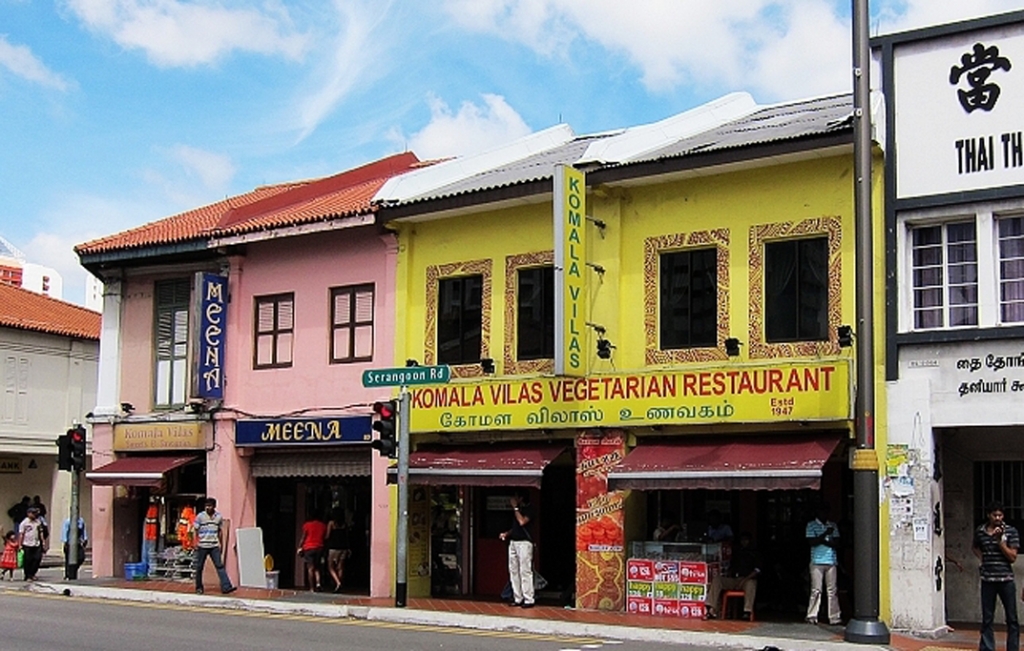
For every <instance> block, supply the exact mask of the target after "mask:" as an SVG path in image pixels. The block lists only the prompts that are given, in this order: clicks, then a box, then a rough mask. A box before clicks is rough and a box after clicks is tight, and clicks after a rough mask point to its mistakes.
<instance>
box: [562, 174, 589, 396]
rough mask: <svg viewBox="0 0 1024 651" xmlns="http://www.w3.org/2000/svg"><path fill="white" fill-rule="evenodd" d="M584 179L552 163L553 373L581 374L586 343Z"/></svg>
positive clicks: (585, 369) (584, 369)
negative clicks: (553, 266) (553, 166)
mask: <svg viewBox="0 0 1024 651" xmlns="http://www.w3.org/2000/svg"><path fill="white" fill-rule="evenodd" d="M586 197H587V188H586V179H585V177H584V175H583V172H581V171H579V170H577V169H574V168H572V167H569V166H568V165H556V166H555V186H554V201H553V203H554V217H555V247H554V248H555V375H571V376H576V377H583V376H585V375H586V374H587V370H588V369H587V366H588V362H589V359H590V356H589V354H588V352H587V351H586V350H585V348H586V346H585V343H586V336H585V334H586V327H587V291H586V290H587V283H586V271H587V269H586V267H587V261H586V250H587V246H586V245H587V238H586V228H585V226H586Z"/></svg>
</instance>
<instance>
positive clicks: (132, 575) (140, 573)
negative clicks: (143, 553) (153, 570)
mask: <svg viewBox="0 0 1024 651" xmlns="http://www.w3.org/2000/svg"><path fill="white" fill-rule="evenodd" d="M124 578H126V579H128V580H129V581H141V580H142V579H145V578H146V564H145V563H125V564H124Z"/></svg>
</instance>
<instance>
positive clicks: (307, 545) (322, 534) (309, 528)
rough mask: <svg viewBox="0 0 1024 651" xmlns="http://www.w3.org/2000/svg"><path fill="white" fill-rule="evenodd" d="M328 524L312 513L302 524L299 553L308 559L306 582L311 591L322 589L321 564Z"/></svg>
mask: <svg viewBox="0 0 1024 651" xmlns="http://www.w3.org/2000/svg"><path fill="white" fill-rule="evenodd" d="M326 538H327V525H326V524H324V522H323V520H321V519H320V518H318V517H317V516H316V515H311V516H310V517H309V519H308V520H306V523H305V524H303V525H302V540H301V541H300V542H299V551H298V554H299V556H301V557H302V558H303V560H305V561H306V584H307V585H308V586H309V589H310V591H313V590H316V591H317V592H319V591H320V564H321V563H322V562H323V558H324V540H325V539H326Z"/></svg>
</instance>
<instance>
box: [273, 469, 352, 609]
mask: <svg viewBox="0 0 1024 651" xmlns="http://www.w3.org/2000/svg"><path fill="white" fill-rule="evenodd" d="M370 493H371V490H370V478H369V477H330V478H328V477H325V478H322V479H321V478H316V479H314V478H303V479H298V478H276V477H275V478H260V479H258V480H257V483H256V524H257V526H259V527H261V528H262V530H263V545H264V549H265V551H266V553H267V554H269V555H270V556H271V557H272V558H273V561H274V569H275V570H277V571H279V572H280V575H279V580H280V585H281V587H288V588H296V589H305V588H306V587H307V586H306V585H305V572H304V570H305V568H304V565H303V561H302V559H301V558H299V557H298V555H297V554H296V551H297V550H298V547H299V541H300V540H301V537H302V524H303V523H304V522H305V521H306V520H307V519H308V518H310V517H313V516H315V517H317V518H319V519H321V520H323V521H324V522H327V521H328V520H330V519H335V521H336V522H339V523H344V527H345V539H346V541H347V543H348V545H349V547H350V555H348V557H347V558H345V559H344V571H343V572H342V583H341V587H340V589H339V590H338V592H342V593H346V594H369V591H370V512H371V501H370ZM326 563H327V558H326V555H325V558H324V565H323V566H322V567H321V577H322V585H323V589H324V590H335V588H336V586H335V584H334V582H333V580H332V578H331V574H330V572H329V569H328V567H327V565H326Z"/></svg>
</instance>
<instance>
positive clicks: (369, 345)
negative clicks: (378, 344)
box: [331, 285, 373, 364]
mask: <svg viewBox="0 0 1024 651" xmlns="http://www.w3.org/2000/svg"><path fill="white" fill-rule="evenodd" d="M372 359H373V285H351V286H348V287H334V288H332V289H331V363H332V364H343V363H347V362H369V361H371V360H372Z"/></svg>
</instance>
